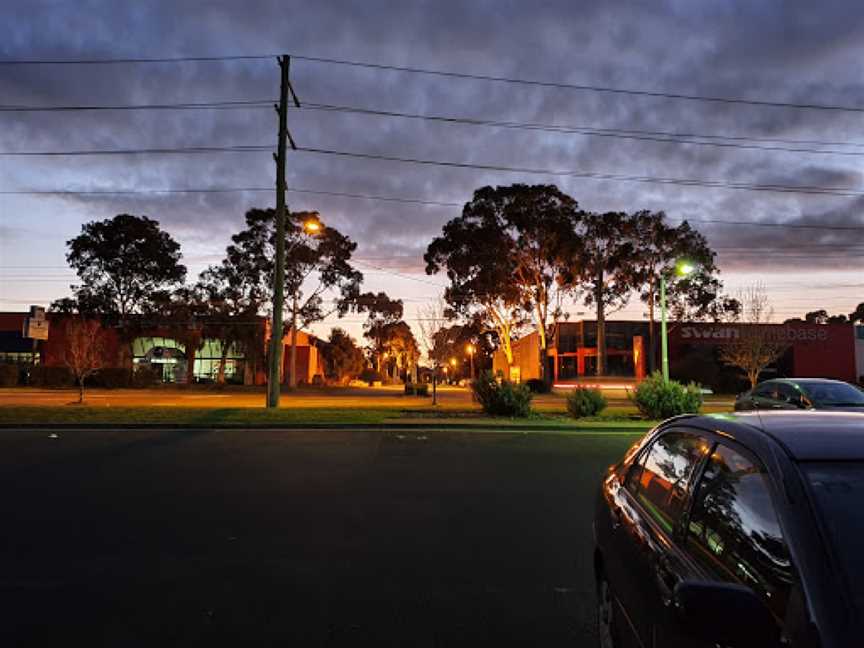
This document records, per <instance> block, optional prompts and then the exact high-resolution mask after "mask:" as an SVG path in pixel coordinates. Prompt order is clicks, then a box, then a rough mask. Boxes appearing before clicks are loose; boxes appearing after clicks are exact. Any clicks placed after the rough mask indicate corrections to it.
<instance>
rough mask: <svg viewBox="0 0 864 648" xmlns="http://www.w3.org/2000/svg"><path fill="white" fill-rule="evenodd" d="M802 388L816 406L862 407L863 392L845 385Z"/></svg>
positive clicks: (819, 384) (813, 385) (816, 384)
mask: <svg viewBox="0 0 864 648" xmlns="http://www.w3.org/2000/svg"><path fill="white" fill-rule="evenodd" d="M804 388H805V389H806V390H807V393H808V394H809V395H810V398H811V399H812V400H813V401H814V402H815V403H817V404H818V405H835V406H836V405H860V406H862V407H864V391H861V390H860V389H858V388H857V387H853V386H852V385H847V384H846V383H814V384H811V385H805V386H804Z"/></svg>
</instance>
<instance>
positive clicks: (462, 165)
mask: <svg viewBox="0 0 864 648" xmlns="http://www.w3.org/2000/svg"><path fill="white" fill-rule="evenodd" d="M297 150H298V151H303V152H306V153H314V154H317V155H330V156H336V157H347V158H355V159H362V160H381V161H385V162H400V163H403V164H417V165H423V166H440V167H449V168H455V169H477V170H481V171H501V172H505V173H524V174H528V175H547V176H558V177H568V178H580V179H583V180H616V181H622V182H639V183H649V184H661V185H678V186H689V187H706V188H714V189H735V190H742V191H767V192H772V193H794V194H816V195H826V196H846V197H851V196H864V191H861V190H857V189H845V188H838V187H817V186H802V185H773V184H750V183H744V182H728V181H724V180H704V179H698V178H662V177H657V176H637V175H621V174H617V173H601V172H597V171H567V170H556V169H538V168H531V167H511V166H505V165H499V164H477V163H470V162H454V161H449V160H428V159H422V158H405V157H397V156H392V155H381V154H377V153H356V152H349V151H337V150H333V149H319V148H308V147H299V148H298V149H297Z"/></svg>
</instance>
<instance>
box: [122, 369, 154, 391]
mask: <svg viewBox="0 0 864 648" xmlns="http://www.w3.org/2000/svg"><path fill="white" fill-rule="evenodd" d="M127 373H128V370H127ZM161 382H162V368H161V367H148V366H146V365H138V366H137V367H135V370H134V371H133V372H132V378H131V381H130V383H129V386H130V387H134V388H136V389H147V388H148V387H155V386H156V385H158V384H159V383H161Z"/></svg>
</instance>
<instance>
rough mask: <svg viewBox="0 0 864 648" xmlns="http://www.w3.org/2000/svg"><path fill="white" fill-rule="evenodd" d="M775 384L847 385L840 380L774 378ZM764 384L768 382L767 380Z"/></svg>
mask: <svg viewBox="0 0 864 648" xmlns="http://www.w3.org/2000/svg"><path fill="white" fill-rule="evenodd" d="M772 380H773V381H775V382H790V383H795V384H797V385H815V384H819V383H831V384H841V385H848V384H849V383H846V382H844V381H842V380H834V379H833V378H774V379H772ZM765 382H768V381H767V380H766V381H765Z"/></svg>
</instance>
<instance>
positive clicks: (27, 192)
mask: <svg viewBox="0 0 864 648" xmlns="http://www.w3.org/2000/svg"><path fill="white" fill-rule="evenodd" d="M272 191H273V188H272V187H230V188H218V187H206V188H186V189H116V190H115V189H105V190H102V189H95V190H31V189H23V190H0V195H7V196H9V195H11V196H60V197H64V196H115V195H117V196H125V195H159V194H202V193H203V194H211V193H215V194H221V193H244V192H249V193H255V192H272ZM288 191H289V192H291V193H299V194H310V195H315V196H333V197H338V198H353V199H362V200H374V201H383V202H396V203H405V204H413V205H421V206H428V207H462V206H463V205H464V203H460V202H447V201H438V200H425V199H421V198H403V197H399V196H378V195H373V194H359V193H350V192H342V191H323V190H318V189H303V188H295V187H288ZM674 220H680V221H685V220H686V221H688V222H692V223H707V224H710V225H723V226H727V225H731V226H741V227H769V228H770V227H781V228H786V229H803V230H826V231H840V232H861V231H864V226H854V225H848V226H847V225H816V224H813V225H810V224H805V223H771V222H768V223H762V222H756V221H740V220H725V219H719V218H690V217H683V216H680V217H674Z"/></svg>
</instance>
